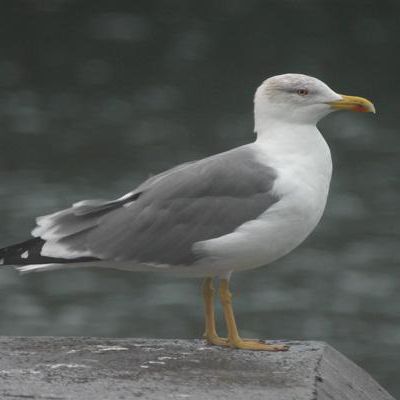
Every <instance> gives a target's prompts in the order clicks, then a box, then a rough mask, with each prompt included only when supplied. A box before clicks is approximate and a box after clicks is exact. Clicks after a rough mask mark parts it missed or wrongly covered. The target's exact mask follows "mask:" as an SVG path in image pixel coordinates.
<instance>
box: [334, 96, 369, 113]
mask: <svg viewBox="0 0 400 400" xmlns="http://www.w3.org/2000/svg"><path fill="white" fill-rule="evenodd" d="M340 96H342V99H341V100H338V101H331V102H330V103H328V104H329V105H330V106H331V107H332V108H335V109H338V110H350V111H356V112H372V113H374V114H375V106H374V105H373V104H372V103H371V102H370V101H369V100H367V99H364V98H363V97H356V96H345V95H343V94H341V95H340Z"/></svg>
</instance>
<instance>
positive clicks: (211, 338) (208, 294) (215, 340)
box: [202, 278, 229, 346]
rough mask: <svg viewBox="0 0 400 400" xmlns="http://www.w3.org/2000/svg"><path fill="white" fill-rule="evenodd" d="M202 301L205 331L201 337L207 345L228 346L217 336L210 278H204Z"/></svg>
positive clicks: (212, 288) (213, 291) (225, 341)
mask: <svg viewBox="0 0 400 400" xmlns="http://www.w3.org/2000/svg"><path fill="white" fill-rule="evenodd" d="M202 291H203V301H204V319H205V323H206V329H205V332H204V335H203V337H204V338H205V339H206V340H207V342H208V343H209V344H214V345H217V346H229V344H228V342H227V340H226V339H224V338H221V337H219V336H218V334H217V330H216V328H215V312H214V293H215V290H214V285H213V280H212V278H206V279H204V282H203V287H202Z"/></svg>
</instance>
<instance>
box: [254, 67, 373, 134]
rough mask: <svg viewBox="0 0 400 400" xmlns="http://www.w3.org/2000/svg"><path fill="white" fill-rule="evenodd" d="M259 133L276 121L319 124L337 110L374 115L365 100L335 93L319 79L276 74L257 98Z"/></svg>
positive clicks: (370, 105)
mask: <svg viewBox="0 0 400 400" xmlns="http://www.w3.org/2000/svg"><path fill="white" fill-rule="evenodd" d="M254 110H255V120H256V129H255V130H256V131H258V129H259V128H260V127H262V126H266V124H269V123H273V122H280V121H281V122H284V123H297V124H314V125H315V124H316V123H317V122H318V121H319V120H320V119H321V118H323V117H325V116H326V115H328V114H330V113H331V112H333V111H336V110H350V111H357V112H373V113H375V107H374V105H373V104H372V103H371V102H370V101H369V100H367V99H364V98H363V97H356V96H346V95H342V94H338V93H336V92H335V91H333V90H332V89H331V88H330V87H329V86H328V85H326V84H325V83H324V82H322V81H320V80H319V79H317V78H313V77H311V76H307V75H301V74H284V75H277V76H273V77H271V78H268V79H267V80H265V81H264V82H263V83H262V84H261V85H260V86H259V88H258V89H257V91H256V94H255V98H254Z"/></svg>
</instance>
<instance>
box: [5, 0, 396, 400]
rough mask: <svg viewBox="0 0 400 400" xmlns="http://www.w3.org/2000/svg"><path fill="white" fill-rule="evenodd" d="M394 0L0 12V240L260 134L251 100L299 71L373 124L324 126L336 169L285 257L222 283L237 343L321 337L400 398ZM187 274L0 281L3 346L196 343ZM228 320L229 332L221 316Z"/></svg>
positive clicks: (138, 4)
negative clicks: (309, 229)
mask: <svg viewBox="0 0 400 400" xmlns="http://www.w3.org/2000/svg"><path fill="white" fill-rule="evenodd" d="M399 14H400V2H398V1H386V0H379V1H370V0H362V1H361V0H360V1H355V0H346V1H329V2H328V1H326V2H322V1H295V0H293V1H288V0H286V1H285V0H279V1H278V0H276V1H271V0H269V1H263V0H246V1H239V0H234V1H202V2H196V1H175V0H168V1H166V0H165V1H163V0H159V1H149V0H146V1H144V0H141V1H139V0H135V1H134V2H132V1H113V2H109V1H99V0H97V1H94V0H85V1H74V0H26V1H20V0H15V1H13V2H4V3H2V4H1V5H0V31H1V35H0V43H1V45H0V219H1V224H0V244H1V245H7V244H11V243H13V242H16V241H20V240H24V239H26V238H27V233H28V232H29V231H30V230H31V228H32V227H33V221H34V217H35V216H38V215H42V214H47V213H50V212H53V211H56V210H57V209H59V208H64V207H66V206H68V205H69V204H71V203H72V202H74V201H77V200H81V199H85V198H113V197H115V196H120V195H122V194H124V193H125V192H127V191H129V190H131V189H132V188H134V187H135V186H136V185H137V184H138V183H140V182H141V181H142V180H144V179H145V178H147V177H148V176H149V174H154V173H157V172H160V171H162V170H164V169H166V168H169V167H171V166H173V165H176V164H178V163H180V162H184V161H187V160H192V159H197V158H202V157H204V156H207V155H210V154H213V153H217V152H220V151H223V150H226V149H229V148H232V147H234V146H238V145H240V144H243V143H247V142H249V141H252V140H253V139H254V135H253V133H252V129H253V122H252V96H253V92H254V90H255V88H256V86H257V85H258V84H259V83H260V82H261V81H262V80H263V79H265V78H266V77H268V76H271V75H275V74H279V73H285V72H301V73H305V74H310V75H314V76H316V77H319V78H320V79H322V80H324V81H326V82H327V83H328V84H330V85H331V86H332V87H333V88H334V89H335V90H337V91H338V92H339V93H340V92H341V93H346V94H352V95H361V96H365V97H367V98H370V99H371V100H373V101H374V102H375V105H376V108H377V111H378V114H377V115H376V116H373V115H361V114H353V113H337V114H335V115H332V116H330V117H329V118H327V119H326V120H324V121H323V122H322V123H321V124H320V128H321V130H322V131H323V132H324V134H325V136H326V138H327V140H328V142H329V144H330V146H331V149H332V152H333V159H334V164H335V173H334V178H333V184H332V189H331V195H330V199H329V202H328V206H327V210H326V213H325V216H324V218H323V220H322V222H321V224H320V225H319V227H318V229H317V230H316V232H315V233H314V234H313V235H312V236H311V237H310V238H309V239H308V240H307V241H306V242H305V243H304V244H303V245H302V246H301V247H300V248H299V249H297V250H296V251H295V252H293V253H292V254H290V255H289V256H287V257H286V258H284V259H282V260H280V261H278V262H275V263H274V264H273V265H271V266H270V267H268V268H261V269H258V270H255V271H252V272H246V273H243V274H240V275H237V276H234V278H233V290H234V292H235V294H236V296H235V299H236V311H237V318H238V320H239V326H240V327H241V329H242V333H243V336H249V337H251V336H254V337H266V338H287V339H307V340H309V339H313V340H324V341H327V342H329V343H330V344H331V345H333V346H334V347H336V348H337V349H339V350H341V351H342V352H344V353H345V354H346V355H347V356H349V357H350V358H351V359H353V360H354V361H356V362H357V363H358V364H360V365H361V366H362V367H364V368H365V369H366V370H367V371H369V372H370V373H371V374H372V375H373V376H374V377H375V378H376V379H377V380H378V381H379V382H380V383H381V384H383V385H384V386H385V387H386V388H387V389H388V390H389V391H391V393H392V394H393V395H395V396H396V395H398V396H400V381H399V379H398V377H399V371H400V279H399V278H400V270H399V265H398V264H399V255H400V250H399V234H400V228H399V217H398V215H399V204H400V191H399V178H398V177H399V173H400V167H399V147H400V134H399V123H398V118H399V71H400V53H399V45H400V31H399V22H398V15H399ZM199 284H200V282H199V281H197V280H190V279H176V278H172V277H171V278H170V277H165V276H162V277H159V276H156V275H153V274H145V273H137V274H132V273H126V272H120V271H113V270H102V271H98V270H89V269H87V270H81V271H78V270H70V271H58V272H51V273H43V274H32V275H23V276H19V275H18V274H17V273H16V272H14V271H13V270H11V269H2V270H1V271H0V334H1V335H91V336H111V337H123V336H130V337H159V338H161V337H162V338H194V337H199V336H200V335H201V334H202V323H203V320H202V308H201V301H200V297H199ZM221 322H222V321H221Z"/></svg>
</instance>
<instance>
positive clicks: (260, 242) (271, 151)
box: [202, 126, 332, 271]
mask: <svg viewBox="0 0 400 400" xmlns="http://www.w3.org/2000/svg"><path fill="white" fill-rule="evenodd" d="M289 132H290V133H289V134H288V131H287V130H285V132H284V135H281V134H280V132H279V131H276V132H272V133H271V132H269V134H268V135H266V136H265V137H263V136H262V137H259V138H258V140H257V141H256V142H255V143H254V144H252V145H251V146H252V148H253V150H254V151H255V155H256V157H257V159H258V160H259V161H260V162H261V163H263V164H265V165H268V166H270V167H272V168H274V169H275V170H276V171H277V174H278V177H277V179H276V181H275V183H274V187H273V190H274V192H275V193H276V194H277V195H278V196H279V197H280V198H281V199H280V200H279V201H278V202H277V203H275V204H274V205H273V206H272V207H270V208H269V209H268V210H267V211H266V212H265V213H263V214H262V215H261V216H260V217H259V218H257V219H256V220H252V221H249V222H247V223H245V224H243V225H241V226H240V227H239V228H237V229H236V230H235V231H234V232H233V233H231V234H228V235H224V236H222V237H220V238H216V239H212V240H208V241H206V242H203V243H202V247H203V250H206V252H207V253H208V254H209V255H210V258H211V259H214V260H219V262H218V264H220V265H219V268H220V269H221V270H227V269H229V270H231V271H235V270H242V269H249V268H255V267H257V266H261V265H265V264H268V263H270V262H272V261H274V260H276V259H278V258H280V257H282V256H283V255H285V254H287V253H288V252H290V251H291V250H293V249H294V248H295V247H297V246H298V245H299V244H300V243H301V242H302V241H303V240H304V239H305V238H306V237H307V236H308V235H309V234H310V233H311V232H312V231H313V229H314V228H315V227H316V225H317V224H318V222H319V220H320V218H321V216H322V213H323V211H324V208H325V205H326V200H327V196H328V191H329V183H330V179H331V174H332V161H331V156H330V151H329V147H328V145H327V144H326V142H325V140H324V139H323V137H322V135H321V134H320V132H319V131H318V129H317V128H316V127H312V126H301V127H297V128H296V130H292V131H289Z"/></svg>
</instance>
